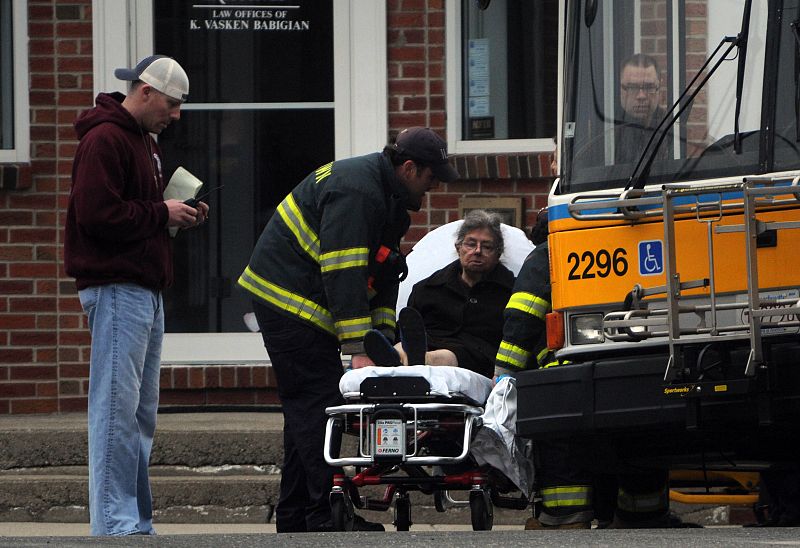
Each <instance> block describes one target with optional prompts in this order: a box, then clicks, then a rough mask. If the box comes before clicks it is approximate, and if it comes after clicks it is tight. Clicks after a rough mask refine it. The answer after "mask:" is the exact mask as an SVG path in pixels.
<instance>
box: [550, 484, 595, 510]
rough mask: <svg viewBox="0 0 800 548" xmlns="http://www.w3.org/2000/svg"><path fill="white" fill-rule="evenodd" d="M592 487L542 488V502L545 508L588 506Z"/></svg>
mask: <svg viewBox="0 0 800 548" xmlns="http://www.w3.org/2000/svg"><path fill="white" fill-rule="evenodd" d="M591 495H592V488H591V487H590V486H588V485H573V486H569V487H548V488H545V489H542V504H543V505H544V506H546V507H547V508H557V507H565V506H566V507H574V506H589V505H590V504H591V500H592V496H591Z"/></svg>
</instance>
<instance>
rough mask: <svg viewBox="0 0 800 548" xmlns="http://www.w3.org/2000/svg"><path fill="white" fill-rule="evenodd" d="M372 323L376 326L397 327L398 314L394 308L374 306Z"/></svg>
mask: <svg viewBox="0 0 800 548" xmlns="http://www.w3.org/2000/svg"><path fill="white" fill-rule="evenodd" d="M371 312H372V325H373V326H374V327H376V328H377V327H380V326H386V327H391V328H392V329H394V328H395V326H396V325H397V321H396V320H395V318H396V317H397V314H396V313H395V310H394V308H389V307H386V306H383V307H379V308H374V309H372V311H371Z"/></svg>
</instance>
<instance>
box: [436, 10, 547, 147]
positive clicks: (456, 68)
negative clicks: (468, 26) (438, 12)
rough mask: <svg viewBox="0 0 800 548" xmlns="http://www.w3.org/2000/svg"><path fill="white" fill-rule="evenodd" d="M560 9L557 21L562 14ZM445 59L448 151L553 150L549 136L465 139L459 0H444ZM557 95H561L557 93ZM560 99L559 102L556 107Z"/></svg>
mask: <svg viewBox="0 0 800 548" xmlns="http://www.w3.org/2000/svg"><path fill="white" fill-rule="evenodd" d="M512 1H515V0H512ZM562 11H563V9H559V20H560V21H561V20H562V19H561V18H562V17H563V15H562V14H561V12H562ZM445 20H446V22H445V25H446V29H445V30H446V32H445V34H446V36H447V38H446V44H445V48H446V49H445V51H446V59H447V71H446V75H447V140H448V143H447V144H448V149H449V150H450V153H451V154H505V153H517V152H553V150H554V149H555V146H554V144H553V140H552V139H551V138H549V137H547V138H544V139H486V140H480V139H476V140H464V139H462V138H461V135H462V134H463V120H462V115H461V113H462V105H461V102H462V93H463V90H462V85H461V82H462V80H461V63H462V61H463V59H462V55H461V51H462V50H461V0H447V3H446V15H445ZM560 28H561V29H562V30H561V31H560V32H559V44H558V47H559V51H562V50H561V36H560V35H561V34H562V33H563V24H561V25H560ZM561 57H562V56H561V55H559V57H558V64H559V70H558V79H559V83H558V85H559V90H560V89H561V86H560V80H561V72H562V71H561ZM559 97H560V95H559ZM560 108H561V101H559V109H560Z"/></svg>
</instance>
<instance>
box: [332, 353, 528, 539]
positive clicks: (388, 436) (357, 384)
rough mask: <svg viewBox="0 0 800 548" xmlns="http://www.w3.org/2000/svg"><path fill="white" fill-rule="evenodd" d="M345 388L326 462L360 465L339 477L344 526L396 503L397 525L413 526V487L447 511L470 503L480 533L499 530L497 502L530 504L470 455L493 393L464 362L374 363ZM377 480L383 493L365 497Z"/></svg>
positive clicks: (337, 509)
mask: <svg viewBox="0 0 800 548" xmlns="http://www.w3.org/2000/svg"><path fill="white" fill-rule="evenodd" d="M339 388H340V390H341V392H342V395H343V396H344V398H345V401H346V404H345V405H340V406H335V407H329V408H328V409H327V410H326V412H327V415H328V422H327V427H326V432H325V447H324V454H325V460H326V461H327V462H328V463H329V464H331V465H334V466H343V467H355V474H354V475H352V476H349V475H348V474H347V473H344V474H339V475H336V476H335V477H334V486H333V489H332V491H331V495H330V502H331V511H332V517H333V524H334V528H335V529H336V530H341V531H345V530H348V529H349V528H350V527H351V524H352V519H353V514H354V508H366V509H369V510H388V509H389V507H390V506H391V505H392V503H394V524H395V527H396V528H397V530H398V531H407V530H408V529H409V527H410V526H411V504H410V498H409V492H411V491H420V492H422V493H424V494H428V495H433V497H434V505H435V507H436V509H437V510H438V511H440V512H444V511H445V510H446V507H447V506H448V505H453V504H469V506H470V513H471V517H472V528H473V529H474V530H476V531H479V530H490V529H491V528H492V523H493V506H494V505H497V506H502V507H509V508H518V509H522V508H525V507H526V506H527V505H528V499H527V497H526V496H525V495H521V496H519V497H510V496H504V495H503V493H508V492H509V491H511V490H513V489H514V486H513V484H511V483H510V482H509V481H508V480H507V479H506V477H505V476H504V475H503V474H502V473H500V472H499V471H497V470H495V469H493V468H492V467H490V466H488V465H483V466H480V465H478V463H477V462H476V460H475V459H474V458H473V457H472V455H471V454H470V449H471V446H472V440H473V438H474V435H475V433H476V431H477V430H478V429H479V427H480V426H481V415H482V414H483V413H484V408H483V405H484V402H485V401H486V398H487V397H488V396H489V393H490V392H491V390H492V382H491V381H490V380H489V379H487V378H485V377H483V376H481V375H478V374H477V373H473V372H472V371H468V370H465V369H459V368H456V367H432V366H424V365H421V366H411V367H368V368H364V369H358V370H353V371H348V372H347V373H345V375H344V376H343V377H342V379H341V381H340V383H339ZM346 437H352V438H353V439H351V441H355V442H356V443H349V444H344V445H345V447H347V448H348V449H349V451H348V450H347V449H345V452H349V453H350V454H347V455H342V454H340V453H341V452H342V446H343V444H342V441H343V438H345V439H346ZM369 485H385V486H386V489H385V491H384V494H383V497H381V498H377V497H374V498H369V497H365V496H361V494H360V492H359V488H361V487H364V486H369ZM459 490H460V491H469V501H468V503H467V501H463V502H460V501H456V500H454V499H453V498H451V496H450V492H451V491H459Z"/></svg>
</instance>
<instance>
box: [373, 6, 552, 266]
mask: <svg viewBox="0 0 800 548" xmlns="http://www.w3.org/2000/svg"><path fill="white" fill-rule="evenodd" d="M444 4H445V0H388V3H387V13H388V25H387V26H388V29H389V30H388V37H387V39H388V45H389V48H388V62H389V66H388V74H389V128H390V132H393V133H396V132H398V131H399V130H401V129H403V128H404V127H408V126H427V127H430V128H432V129H434V130H436V131H437V132H439V133H440V134H442V135H446V133H447V132H446V129H445V128H446V125H447V114H446V106H445V101H446V81H445V76H446V74H445V72H446V71H445V65H446V64H445V59H446V52H445V32H446V29H445V9H444ZM551 160H552V157H551V155H550V154H512V155H505V154H501V155H461V156H457V157H456V158H455V160H454V163H455V166H456V168H457V169H458V171H459V173H460V174H461V176H462V177H463V180H460V181H458V182H456V183H451V184H442V185H441V186H440V187H439V188H438V189H436V190H435V191H433V192H430V193H429V195H428V197H427V198H426V200H425V201H423V207H422V210H421V211H419V212H417V213H414V214H413V215H412V216H411V229H410V230H409V232H408V234H407V235H406V238H405V242H404V244H405V245H404V248H405V249H406V250H408V249H409V248H410V247H411V246H412V245H413V244H414V243H416V242H417V241H418V240H419V239H420V238H422V236H424V235H425V234H427V233H428V232H429V231H430V230H431V229H433V228H436V227H438V226H441V225H443V224H445V223H449V222H451V221H455V220H458V219H459V218H460V214H459V207H458V204H459V198H461V197H465V196H475V195H481V196H483V197H495V196H497V197H500V196H503V197H519V198H521V199H522V200H523V203H524V209H523V216H524V222H525V225H526V226H530V224H531V223H532V222H533V221H535V211H536V210H537V209H539V208H541V207H544V206H545V205H546V203H547V192H548V190H549V189H550V184H551V182H552V175H551V172H550V162H551Z"/></svg>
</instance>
